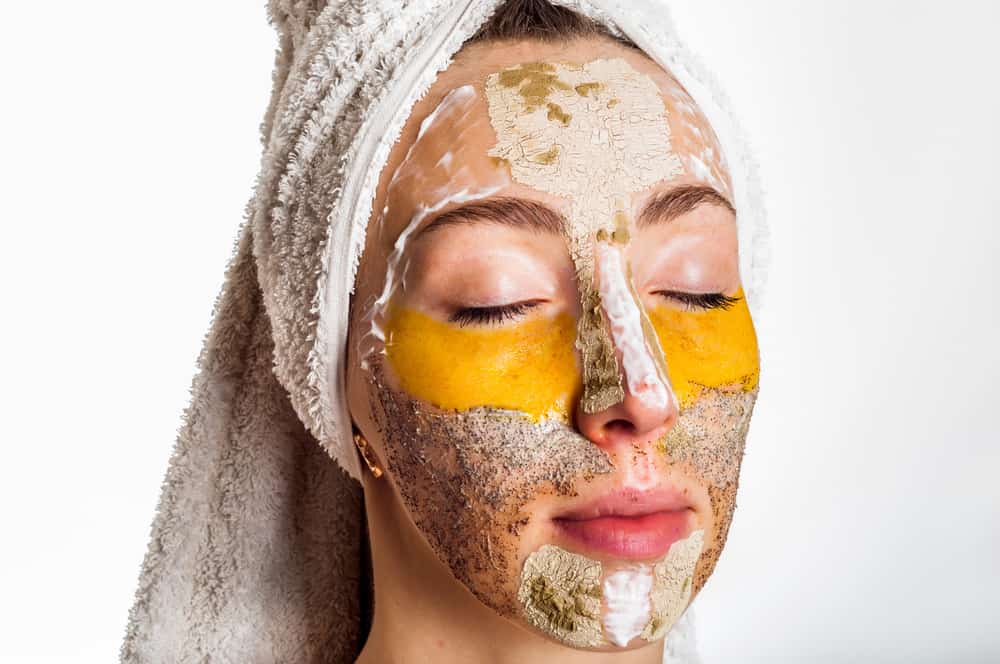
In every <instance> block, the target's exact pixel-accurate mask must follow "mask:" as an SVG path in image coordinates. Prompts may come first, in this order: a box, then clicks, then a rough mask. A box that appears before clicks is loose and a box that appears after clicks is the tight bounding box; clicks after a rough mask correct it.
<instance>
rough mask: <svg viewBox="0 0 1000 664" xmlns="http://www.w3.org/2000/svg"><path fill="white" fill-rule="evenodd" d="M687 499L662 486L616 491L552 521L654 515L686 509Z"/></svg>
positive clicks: (688, 502) (688, 507)
mask: <svg viewBox="0 0 1000 664" xmlns="http://www.w3.org/2000/svg"><path fill="white" fill-rule="evenodd" d="M692 506H693V505H692V502H691V500H689V499H688V497H687V496H686V495H685V494H684V493H683V492H681V491H680V490H678V489H675V488H673V487H663V488H659V489H655V490H649V491H637V490H634V489H619V490H617V491H612V492H610V493H606V494H603V495H601V496H599V497H598V498H596V499H594V500H592V501H590V502H588V503H584V504H583V505H581V506H579V507H575V508H573V509H570V510H567V511H565V512H561V513H559V514H557V515H556V516H555V517H554V518H555V519H563V520H566V521H585V520H587V519H597V518H599V517H602V516H626V517H627V516H633V517H634V516H642V515H644V514H653V513H656V512H673V511H678V510H684V509H690V508H691V507H692Z"/></svg>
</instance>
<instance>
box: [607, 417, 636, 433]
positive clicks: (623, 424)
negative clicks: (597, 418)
mask: <svg viewBox="0 0 1000 664" xmlns="http://www.w3.org/2000/svg"><path fill="white" fill-rule="evenodd" d="M604 429H605V431H607V432H608V433H618V434H627V435H634V434H635V433H636V427H635V425H634V424H632V423H631V422H629V421H628V420H623V419H617V420H610V421H609V422H605V423H604Z"/></svg>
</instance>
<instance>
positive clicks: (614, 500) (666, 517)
mask: <svg viewBox="0 0 1000 664" xmlns="http://www.w3.org/2000/svg"><path fill="white" fill-rule="evenodd" d="M692 511H693V509H692V505H691V502H690V501H689V500H688V499H687V497H686V496H684V494H682V493H680V492H679V491H676V490H674V489H661V490H657V491H641V492H640V491H628V490H625V491H616V492H613V493H609V494H606V495H604V496H602V497H600V498H598V499H597V500H595V501H592V502H590V503H587V504H585V505H583V506H581V507H578V508H575V509H571V510H569V511H566V512H563V513H560V514H559V515H557V516H556V517H554V518H553V519H552V522H553V524H554V525H555V527H556V529H557V531H558V532H559V534H560V535H561V536H562V537H564V538H566V539H567V540H569V541H571V542H573V543H574V544H576V545H577V546H578V547H582V548H583V549H585V550H588V551H590V552H593V553H598V554H603V555H604V556H608V557H612V558H618V559H624V560H643V559H648V558H658V557H661V556H664V555H666V553H667V551H669V550H670V546H671V545H672V544H673V543H674V542H676V541H678V540H681V539H684V537H686V536H687V534H688V531H689V530H690V520H691V514H692Z"/></svg>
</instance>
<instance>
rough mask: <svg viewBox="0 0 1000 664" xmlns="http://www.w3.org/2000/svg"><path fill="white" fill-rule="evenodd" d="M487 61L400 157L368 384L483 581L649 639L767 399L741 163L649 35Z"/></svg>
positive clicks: (411, 506)
mask: <svg viewBox="0 0 1000 664" xmlns="http://www.w3.org/2000/svg"><path fill="white" fill-rule="evenodd" d="M485 67H486V65H485V64H484V65H483V68H482V69H481V70H475V68H474V67H469V68H470V69H472V70H474V71H469V72H468V76H467V77H466V81H467V82H466V83H464V84H460V85H457V86H453V87H450V88H448V89H444V90H442V91H441V92H440V93H439V94H438V101H437V102H436V104H435V105H433V106H430V105H429V106H428V107H427V109H426V111H425V112H424V113H423V115H422V116H420V118H419V120H414V121H413V122H414V123H416V122H419V126H417V127H416V131H415V132H411V134H410V135H411V136H412V142H411V143H409V144H408V145H407V146H405V151H404V150H402V149H400V150H399V151H398V152H397V153H396V158H395V159H390V166H389V167H387V178H388V179H387V180H385V182H386V184H385V186H384V196H383V197H382V201H383V204H382V206H381V208H380V209H379V210H378V211H377V214H376V215H374V219H373V222H372V224H371V225H370V228H369V242H368V247H367V249H366V253H365V257H364V259H363V261H362V265H361V269H360V273H359V286H358V291H357V294H356V296H355V306H354V310H353V313H352V331H351V335H352V339H353V340H354V341H353V343H352V347H351V352H352V358H351V366H352V368H351V376H349V380H350V382H351V385H352V386H353V387H352V388H351V389H353V390H354V391H355V393H356V394H361V395H363V398H362V399H360V400H361V401H363V402H364V403H365V406H366V408H365V411H366V417H364V418H361V419H362V420H364V421H365V422H367V423H368V424H366V425H365V427H367V428H366V429H365V431H364V433H365V435H366V437H368V438H369V440H370V441H371V442H372V444H373V446H374V447H375V448H376V449H377V450H378V453H379V455H380V458H382V459H383V460H384V462H385V464H386V466H387V468H388V471H389V472H388V473H387V477H388V479H389V480H390V481H391V482H392V485H393V487H394V489H395V491H396V493H397V495H398V497H399V499H400V502H401V504H402V506H403V507H404V508H405V510H406V512H407V513H408V515H409V516H410V518H411V519H412V521H413V523H414V524H415V525H416V527H417V529H418V530H419V531H420V532H421V533H422V534H423V535H424V537H425V539H426V541H427V543H428V544H429V546H430V549H431V550H432V551H433V553H434V554H435V555H436V557H437V558H438V559H439V560H440V561H441V562H443V563H444V564H445V565H446V566H447V567H448V569H449V570H450V571H451V573H452V575H453V576H454V577H455V578H456V579H457V580H458V581H459V582H461V583H462V584H464V585H465V586H466V587H467V588H468V589H469V590H470V591H471V592H472V593H473V595H475V597H477V598H478V599H479V600H480V601H481V602H483V603H484V604H485V605H487V606H489V607H491V608H493V609H494V610H495V611H496V612H497V613H499V614H500V615H501V616H503V617H505V618H507V619H509V620H511V621H514V622H516V623H518V624H521V625H523V626H524V627H526V628H528V629H531V630H534V631H535V632H536V633H539V634H542V635H544V636H546V637H548V638H550V639H554V640H556V641H558V642H559V643H562V644H564V645H567V646H570V647H576V648H587V649H598V650H613V649H620V648H626V647H628V648H634V647H640V646H642V645H645V644H648V643H650V642H655V641H657V640H659V639H662V638H663V637H664V636H665V635H666V634H667V633H668V632H669V630H670V627H671V626H672V625H673V624H674V623H675V622H676V620H677V619H678V618H679V617H680V615H681V614H682V613H683V611H684V609H685V608H686V607H687V606H688V604H689V602H690V600H691V598H692V597H693V596H694V595H696V594H697V592H698V591H699V590H700V588H701V587H702V586H703V585H704V582H705V580H706V578H707V577H708V575H709V574H711V571H712V569H713V567H714V565H715V561H716V559H717V557H718V554H719V552H720V551H721V548H722V545H723V543H724V541H725V536H726V532H727V530H728V525H729V519H730V518H731V514H732V510H733V508H734V498H735V491H736V481H737V477H738V472H739V464H740V459H741V456H742V445H743V440H744V437H745V434H746V426H747V424H748V422H749V418H750V413H751V411H752V407H753V402H754V398H755V396H756V385H757V348H756V339H755V336H754V331H753V325H752V322H751V320H750V315H749V311H748V310H747V308H746V303H745V300H744V299H743V296H742V291H741V290H740V284H739V275H738V270H737V269H736V265H737V256H736V253H737V252H736V244H735V237H736V236H735V220H734V217H733V213H732V210H731V208H730V207H729V204H728V200H729V198H731V196H730V190H729V182H728V175H727V174H726V171H725V164H724V161H723V160H722V155H721V153H720V151H719V150H718V146H717V144H716V142H715V138H714V134H712V132H711V128H710V127H709V126H708V124H707V122H706V121H705V120H704V118H703V117H702V116H701V114H700V113H699V112H698V111H697V109H696V107H695V106H694V104H693V101H691V100H690V97H688V96H687V93H686V92H684V91H683V89H682V88H680V86H679V85H678V84H677V83H676V82H675V81H674V80H673V79H672V78H671V77H670V75H669V74H667V73H666V72H663V71H662V70H659V69H658V68H656V67H655V65H653V64H652V63H649V62H648V61H645V60H644V59H642V58H641V57H640V56H635V55H629V56H627V57H608V58H599V59H595V60H591V61H587V62H580V63H574V62H555V61H553V62H544V61H541V62H528V63H523V62H522V63H509V64H506V65H505V66H502V67H497V66H493V67H492V68H485ZM357 401H358V400H357V399H355V400H352V408H353V404H354V403H356V402H357ZM359 410H360V409H359ZM633 414H635V418H634V419H635V421H636V422H638V421H639V419H642V421H643V422H644V423H645V424H643V426H642V427H639V428H634V430H633V431H632V432H631V433H629V432H627V431H626V432H624V433H622V431H619V429H621V427H618V428H617V429H615V427H616V426H617V425H615V424H614V422H616V421H619V422H620V421H625V420H628V418H630V417H632V415H633ZM609 423H610V424H609ZM602 427H604V429H602ZM607 427H610V428H611V429H615V430H616V431H618V433H615V435H614V436H609V435H605V434H603V433H597V432H598V431H604V430H605V429H607ZM611 429H607V430H611Z"/></svg>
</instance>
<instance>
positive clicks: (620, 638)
mask: <svg viewBox="0 0 1000 664" xmlns="http://www.w3.org/2000/svg"><path fill="white" fill-rule="evenodd" d="M652 589H653V573H652V569H651V568H650V567H649V566H648V565H637V566H635V567H633V568H627V569H621V570H618V571H617V572H614V573H612V574H609V575H608V576H607V577H605V579H604V605H605V612H604V621H603V622H604V634H605V636H606V637H607V639H608V640H609V641H611V643H614V644H615V645H616V646H621V647H623V648H624V647H625V646H627V645H628V644H629V642H630V641H631V640H632V639H634V638H635V637H637V636H639V634H641V633H642V630H643V629H644V628H645V627H646V624H647V623H648V622H649V612H650V603H649V592H650V591H651V590H652Z"/></svg>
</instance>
